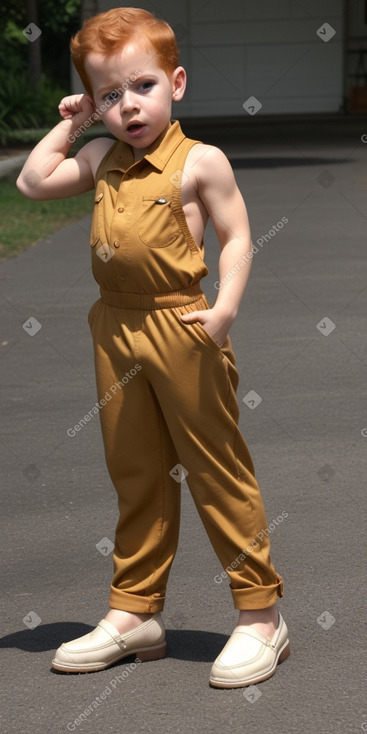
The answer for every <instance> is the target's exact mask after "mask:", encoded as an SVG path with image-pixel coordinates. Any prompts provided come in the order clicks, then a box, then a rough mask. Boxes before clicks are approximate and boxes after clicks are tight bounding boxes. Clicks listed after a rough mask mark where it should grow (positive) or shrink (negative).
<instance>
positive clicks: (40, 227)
mask: <svg viewBox="0 0 367 734" xmlns="http://www.w3.org/2000/svg"><path fill="white" fill-rule="evenodd" d="M17 176H18V172H13V173H12V174H10V175H9V176H7V177H6V178H1V179H0V260H7V259H8V258H10V257H16V256H17V255H19V253H20V252H22V251H23V250H27V249H28V248H29V247H30V246H31V245H34V244H35V243H36V242H39V241H40V240H42V239H44V238H45V237H48V236H49V235H50V234H52V233H53V232H55V231H56V230H57V229H60V227H63V226H65V225H67V224H69V223H70V222H73V221H76V220H77V219H81V217H83V216H85V215H86V214H91V213H92V209H93V194H94V192H93V191H88V192H87V193H86V194H81V195H80V196H74V197H71V198H70V199H58V200H52V201H31V200H30V199H26V198H25V197H24V196H22V194H21V193H20V192H19V191H18V189H17V187H16V185H15V181H16V179H17Z"/></svg>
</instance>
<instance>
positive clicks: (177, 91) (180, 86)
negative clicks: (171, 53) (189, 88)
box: [172, 66, 186, 102]
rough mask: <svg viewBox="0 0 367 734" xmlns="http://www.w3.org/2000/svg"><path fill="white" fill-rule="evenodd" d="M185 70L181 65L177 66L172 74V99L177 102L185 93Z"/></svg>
mask: <svg viewBox="0 0 367 734" xmlns="http://www.w3.org/2000/svg"><path fill="white" fill-rule="evenodd" d="M185 89H186V71H185V69H184V68H183V66H178V67H177V69H175V70H174V72H173V74H172V99H173V101H174V102H179V101H180V99H182V97H183V96H184V94H185Z"/></svg>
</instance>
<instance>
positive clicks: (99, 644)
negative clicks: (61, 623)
mask: <svg viewBox="0 0 367 734" xmlns="http://www.w3.org/2000/svg"><path fill="white" fill-rule="evenodd" d="M133 654H134V655H136V657H138V658H139V660H141V661H142V662H145V661H147V660H157V659H159V658H164V657H165V655H166V641H165V629H164V625H163V622H162V619H161V615H160V612H157V613H156V614H153V616H152V617H151V618H150V619H148V620H147V621H146V622H143V624H140V625H139V626H138V627H135V629H133V630H130V632H125V633H124V634H122V635H120V633H119V632H118V630H117V629H116V627H114V626H113V625H112V624H111V623H110V622H108V621H107V620H106V619H102V620H101V622H99V624H98V625H97V627H96V628H95V629H94V630H92V632H88V634H86V635H83V637H78V638H77V639H76V640H72V641H71V642H66V643H63V644H62V645H61V647H59V649H58V650H57V651H56V654H55V657H54V659H53V661H52V667H53V668H55V670H62V671H63V672H65V673H92V672H94V671H97V670H104V669H105V668H108V667H109V666H110V665H112V664H113V663H115V662H116V661H117V660H121V659H122V658H126V657H128V656H129V655H133Z"/></svg>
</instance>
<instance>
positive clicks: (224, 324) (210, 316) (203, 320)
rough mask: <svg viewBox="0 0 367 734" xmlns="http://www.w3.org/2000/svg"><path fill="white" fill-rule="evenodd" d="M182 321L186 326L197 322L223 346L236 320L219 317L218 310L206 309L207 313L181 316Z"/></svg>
mask: <svg viewBox="0 0 367 734" xmlns="http://www.w3.org/2000/svg"><path fill="white" fill-rule="evenodd" d="M181 319H182V321H183V322H184V323H185V324H195V323H196V322H197V321H199V323H200V324H201V325H202V327H203V329H204V331H207V333H208V334H209V336H210V337H211V338H212V339H213V340H214V341H215V342H216V343H217V344H218V347H221V346H223V344H224V342H225V339H226V336H227V334H228V332H229V330H230V328H231V326H232V323H233V321H234V318H233V319H231V318H228V317H226V318H224V317H223V315H221V316H219V315H218V312H217V310H216V309H215V307H214V306H213V308H208V309H205V311H192V312H191V313H185V314H181Z"/></svg>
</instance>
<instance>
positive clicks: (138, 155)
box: [131, 120, 172, 163]
mask: <svg viewBox="0 0 367 734" xmlns="http://www.w3.org/2000/svg"><path fill="white" fill-rule="evenodd" d="M171 125H172V122H171V120H169V121H168V123H167V125H166V127H165V128H164V130H162V132H161V133H160V134H159V135H158V137H157V138H156V139H155V140H154V141H153V143H151V145H149V147H148V148H143V149H142V150H141V149H140V148H134V147H133V146H131V148H132V151H133V154H134V159H135V163H137V162H138V161H141V160H142V159H143V158H144V156H146V155H147V154H148V153H153V151H154V150H155V149H156V148H158V146H159V145H160V143H161V142H162V140H163V138H164V137H165V135H166V133H167V130H169V128H170V127H171Z"/></svg>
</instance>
